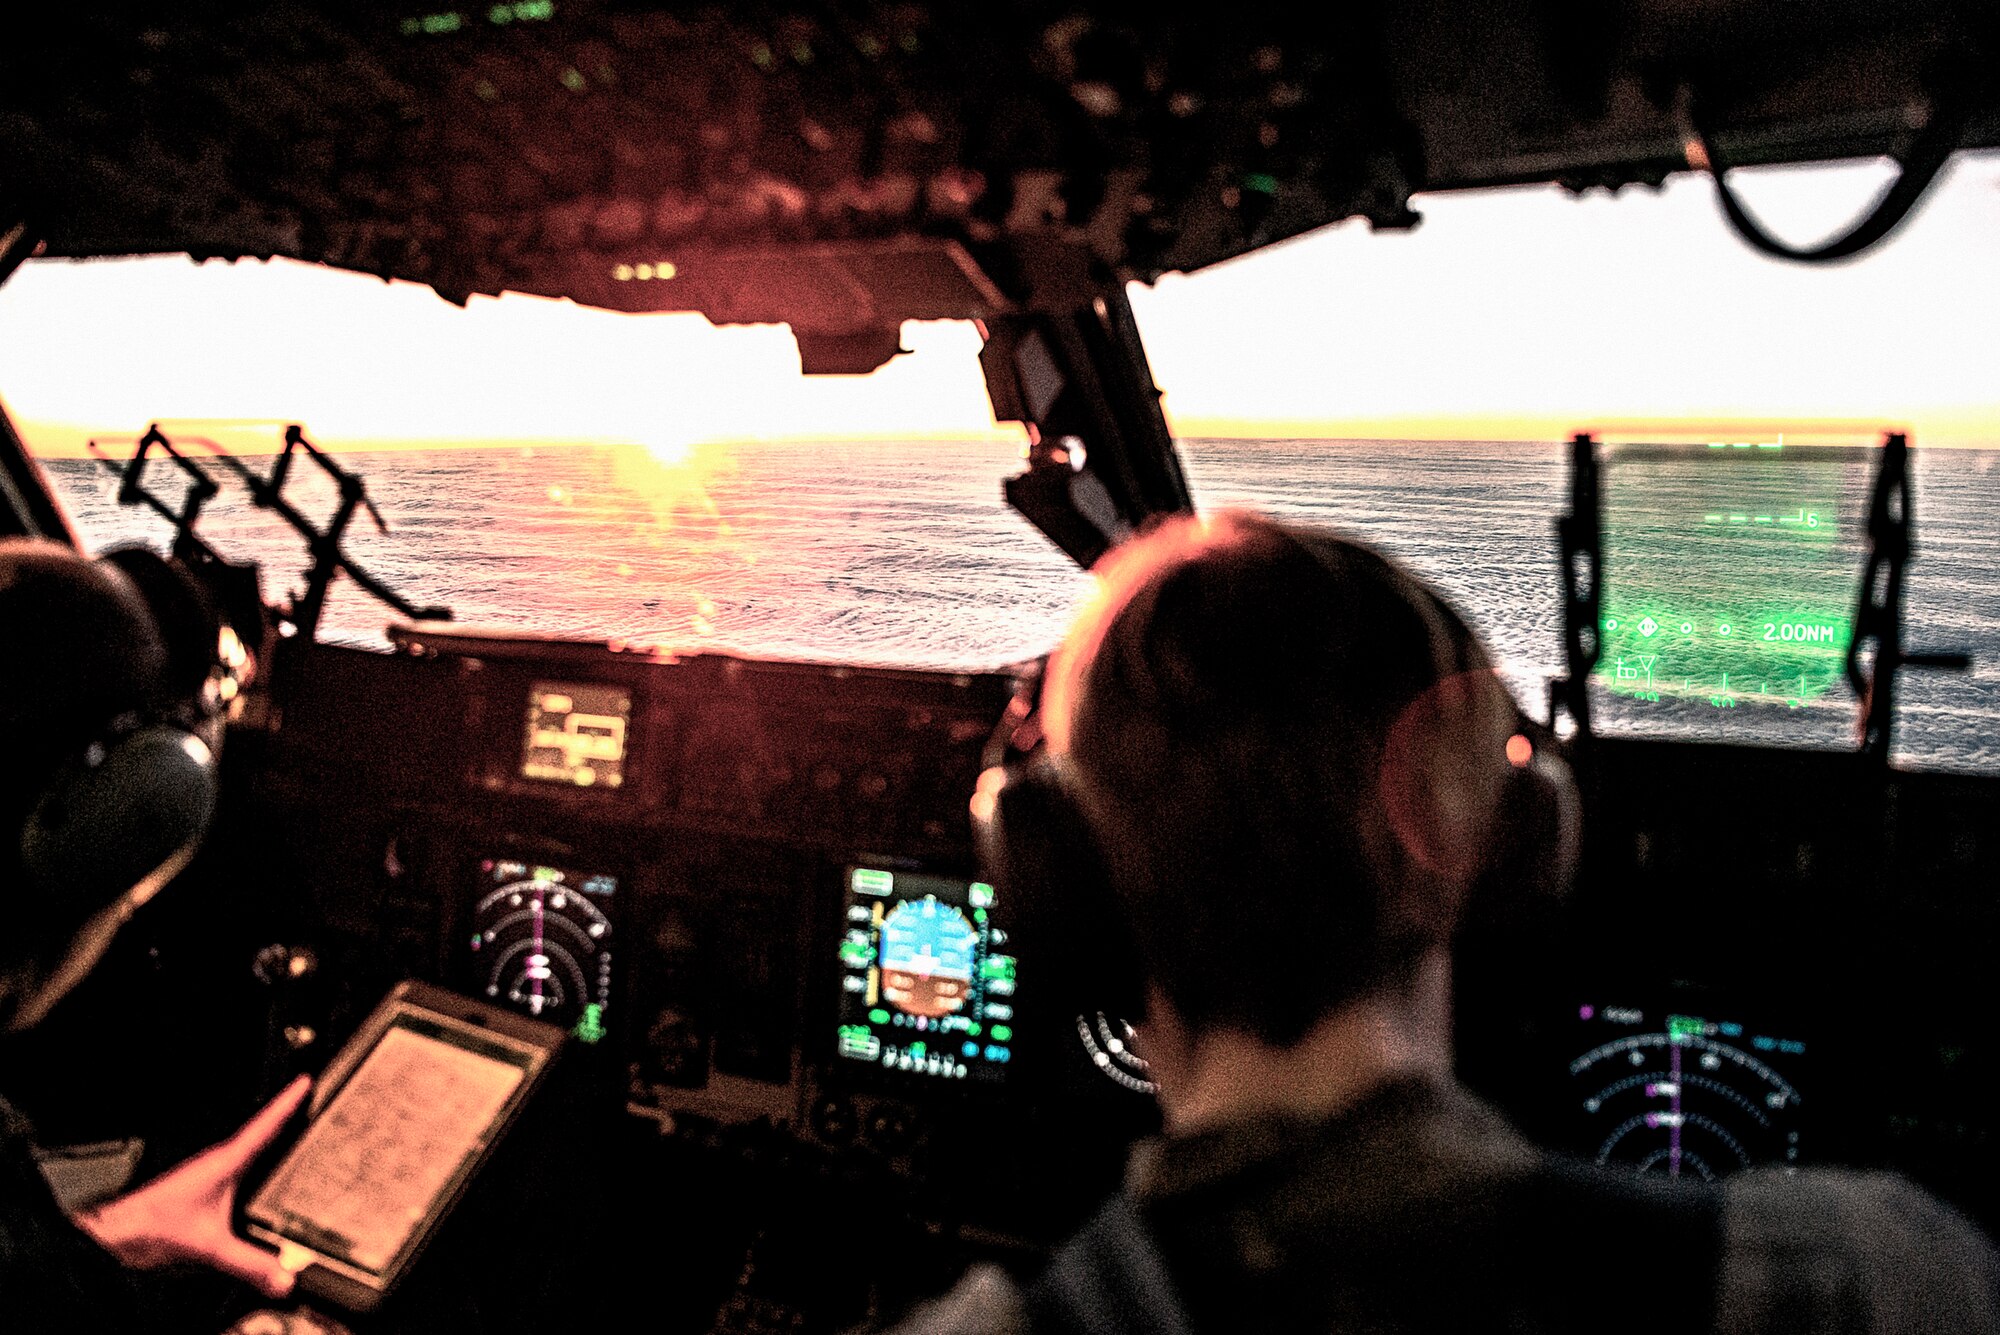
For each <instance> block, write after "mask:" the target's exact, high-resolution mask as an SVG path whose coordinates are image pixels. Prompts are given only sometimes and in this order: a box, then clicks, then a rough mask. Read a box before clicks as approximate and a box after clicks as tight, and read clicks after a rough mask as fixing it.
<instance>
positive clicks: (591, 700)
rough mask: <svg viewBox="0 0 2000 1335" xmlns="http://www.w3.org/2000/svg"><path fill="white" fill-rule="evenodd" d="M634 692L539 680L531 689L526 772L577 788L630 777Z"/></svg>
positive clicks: (611, 785) (523, 768) (523, 746)
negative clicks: (627, 758) (627, 757)
mask: <svg viewBox="0 0 2000 1335" xmlns="http://www.w3.org/2000/svg"><path fill="white" fill-rule="evenodd" d="M631 722H632V693H631V692H630V691H628V690H626V689H625V688H624V687H622V686H597V685H590V684H586V683H579V682H561V681H538V682H535V683H534V684H533V685H532V686H531V687H529V689H528V713H527V725H526V730H525V733H524V735H523V737H522V740H521V777H522V778H524V779H537V780H540V781H542V782H545V783H562V784H569V785H571V786H572V787H576V788H607V789H608V788H617V787H619V786H621V785H622V784H623V783H624V782H625V748H626V737H627V733H628V732H629V730H630V728H631Z"/></svg>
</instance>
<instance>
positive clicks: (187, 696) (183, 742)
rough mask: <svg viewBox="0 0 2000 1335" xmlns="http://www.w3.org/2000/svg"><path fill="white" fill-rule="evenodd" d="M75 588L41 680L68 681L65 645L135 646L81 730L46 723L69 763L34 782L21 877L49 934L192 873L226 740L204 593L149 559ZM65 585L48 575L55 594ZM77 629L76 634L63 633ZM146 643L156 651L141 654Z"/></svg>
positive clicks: (54, 607)
mask: <svg viewBox="0 0 2000 1335" xmlns="http://www.w3.org/2000/svg"><path fill="white" fill-rule="evenodd" d="M37 559H39V560H40V561H42V562H44V563H60V562H61V561H62V560H63V557H62V556H61V555H58V554H54V553H50V554H47V555H44V556H42V557H40V558H37ZM70 559H75V558H70ZM79 564H80V562H79ZM49 568H50V567H49V566H48V565H47V564H45V565H44V570H45V571H46V570H47V569H49ZM68 579H69V585H68V588H67V590H66V591H64V592H52V593H51V595H50V602H51V606H50V608H49V610H48V611H47V612H46V613H45V615H46V616H47V617H48V618H49V627H48V630H49V639H50V640H51V642H52V643H51V645H50V646H49V647H50V648H53V649H54V650H55V658H56V661H50V662H47V663H46V664H45V665H44V670H46V671H48V672H51V673H62V672H64V671H66V670H69V669H71V667H72V665H71V664H69V663H65V662H63V661H61V658H62V654H63V645H64V643H65V642H64V639H63V637H64V636H66V635H68V636H76V637H79V639H78V643H77V644H74V645H70V646H69V647H70V648H73V649H78V650H79V651H82V652H88V650H89V646H88V645H87V644H86V643H85V642H84V638H83V637H88V636H92V635H99V636H102V635H111V634H118V633H123V634H124V635H127V636H131V637H134V640H136V641H137V642H130V641H128V642H127V643H125V644H121V645H117V646H114V648H115V650H117V651H119V652H122V653H123V654H124V656H125V659H126V661H127V662H128V663H129V664H130V665H131V666H130V668H129V670H128V671H126V672H124V673H121V674H120V675H121V676H123V677H124V678H125V679H124V680H121V681H120V682H118V684H117V686H116V688H115V689H113V690H110V691H107V692H105V693H104V698H103V699H101V700H91V701H90V703H88V704H85V703H78V704H77V705H75V706H74V707H75V708H77V709H79V710H80V711H81V712H82V713H83V714H84V715H85V716H84V717H81V718H71V719H55V720H51V722H52V723H53V724H55V725H56V726H57V727H58V728H60V729H61V731H62V733H63V736H64V740H63V742H62V745H61V754H59V755H58V756H56V757H54V759H55V764H54V766H53V768H52V769H50V770H46V771H44V772H43V774H41V775H39V776H36V779H37V780H39V782H35V781H34V780H31V783H32V784H33V786H32V787H31V789H30V791H29V793H28V794H27V800H26V803H25V819H24V820H23V822H22V824H21V826H20V833H19V845H18V855H19V865H20V868H21V870H22V872H23V873H24V874H25V876H26V880H27V886H26V887H25V889H27V890H28V892H29V894H30V896H32V897H33V899H34V900H35V902H36V903H38V904H39V905H40V906H42V909H43V910H44V912H45V913H46V914H47V915H49V916H51V917H52V918H53V919H56V920H58V921H56V922H52V923H51V924H50V926H51V928H52V929H53V928H56V927H57V926H58V925H59V923H60V922H61V921H75V922H80V921H81V920H83V919H85V918H88V917H89V916H90V915H91V914H92V913H94V912H95V911H97V910H98V909H101V908H103V907H105V906H106V905H109V904H111V903H113V902H115V901H117V900H118V898H119V897H120V896H122V895H128V894H130V893H131V892H132V891H133V890H134V888H135V887H139V886H141V885H142V884H144V883H146V882H148V881H149V879H150V880H152V881H155V882H163V881H164V879H170V877H171V874H172V873H173V872H175V871H177V870H178V869H179V867H180V866H181V865H184V864H185V862H186V860H187V859H188V858H189V857H190V856H191V855H192V852H193V850H194V848H195V846H196V845H198V844H199V842H200V841H201V838H202V836H203V834H204V833H205V832H206V831H207V828H208V824H209V820H210V818H211V816H212V815H213V813H214V810H215V803H216V786H217V752H218V749H219V746H220V741H221V721H220V718H219V698H218V695H217V692H216V675H217V667H218V661H217V652H218V642H219V639H220V635H221V621H220V618H219V617H218V615H217V613H216V611H215V609H214V606H213V604H212V603H211V601H210V600H209V598H208V597H207V595H206V592H205V591H204V589H203V588H202V586H201V585H200V584H199V582H198V581H196V580H195V579H194V578H193V577H192V576H191V575H190V574H189V573H188V572H187V571H186V570H185V569H184V568H183V567H181V566H180V565H179V564H178V563H175V562H172V561H170V560H168V559H166V558H163V557H161V556H159V555H157V554H155V553H153V552H150V551H147V550H144V549H140V548H126V549H120V550H117V551H113V552H110V553H107V554H106V555H104V556H102V557H100V558H99V559H98V560H97V561H95V562H93V563H92V568H90V569H86V570H78V571H75V572H73V573H72V574H70V575H69V577H68ZM62 580H63V576H62V575H61V574H60V573H58V574H55V575H48V574H46V573H45V574H44V581H45V583H46V584H47V585H48V586H49V587H50V588H51V590H57V589H59V588H61V585H62ZM71 620H73V621H75V622H76V623H78V624H74V625H71V626H64V625H63V624H62V623H63V622H65V621H71ZM148 630H150V631H151V632H152V633H153V634H154V635H155V636H157V646H153V645H147V644H145V643H144V640H145V638H146V632H147V631H148ZM80 699H81V697H80ZM13 911H18V909H17V910H13Z"/></svg>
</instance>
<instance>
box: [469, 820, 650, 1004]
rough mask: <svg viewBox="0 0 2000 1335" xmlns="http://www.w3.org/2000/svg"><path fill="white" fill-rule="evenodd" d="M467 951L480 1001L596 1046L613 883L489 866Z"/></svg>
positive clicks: (607, 1000)
mask: <svg viewBox="0 0 2000 1335" xmlns="http://www.w3.org/2000/svg"><path fill="white" fill-rule="evenodd" d="M479 877H480V894H479V898H478V900H477V901H476V902H475V903H474V904H473V907H472V938H471V943H470V951H471V956H472V960H473V966H474V968H475V970H476V971H477V979H476V983H477V986H478V988H479V991H480V994H481V995H483V996H485V997H486V998H487V999H488V1000H489V1001H492V1002H494V1003H495V1004H497V1005H501V1006H507V1007H510V1008H511V1009H513V1010H517V1011H520V1012H521V1013H522V1014H523V1015H531V1016H533V1017H534V1018H536V1019H538V1020H543V1021H546V1022H547V1023H550V1024H556V1025H561V1026H563V1027H564V1028H567V1029H568V1030H569V1031H570V1034H571V1036H572V1037H574V1038H577V1039H579V1040H581V1041H582V1042H585V1043H595V1042H597V1041H598V1040H599V1039H601V1038H603V1037H604V1034H605V1032H606V1030H605V1017H606V1014H607V1012H609V1010H610V1008H611V918H610V915H609V913H608V912H607V909H608V908H609V907H610V903H611V897H612V895H613V894H614V893H615V892H616V891H617V889H618V882H617V880H616V879H615V878H614V877H610V876H600V875H590V874H587V873H583V872H578V871H573V870H569V869H566V868H562V867H537V866H533V865H530V864H528V863H525V862H510V861H501V860H496V859H492V858H488V859H486V860H485V861H483V862H481V863H480V864H479Z"/></svg>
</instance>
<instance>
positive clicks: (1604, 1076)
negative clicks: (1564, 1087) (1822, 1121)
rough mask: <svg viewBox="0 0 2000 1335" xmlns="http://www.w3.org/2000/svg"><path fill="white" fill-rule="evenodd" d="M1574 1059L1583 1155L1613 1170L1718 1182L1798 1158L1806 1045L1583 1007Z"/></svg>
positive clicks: (1697, 1020)
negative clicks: (1801, 1077)
mask: <svg viewBox="0 0 2000 1335" xmlns="http://www.w3.org/2000/svg"><path fill="white" fill-rule="evenodd" d="M1576 1021H1577V1034H1578V1039H1579V1042H1580V1044H1585V1045H1587V1046H1586V1047H1585V1049H1584V1051H1583V1052H1582V1053H1581V1055H1579V1056H1578V1057H1576V1059H1575V1060H1573V1061H1571V1062H1570V1064H1569V1074H1570V1097H1571V1100H1572V1104H1571V1107H1572V1111H1573V1112H1574V1114H1575V1118H1576V1120H1575V1127H1576V1144H1575V1148H1576V1149H1577V1150H1578V1151H1579V1152H1581V1153H1583V1154H1585V1155H1587V1156H1589V1157H1591V1158H1594V1159H1595V1160H1596V1161H1597V1162H1598V1163H1600V1164H1605V1165H1612V1164H1616V1165H1622V1166H1625V1167H1629V1168H1631V1169H1633V1170H1635V1171H1637V1172H1640V1173H1656V1174H1661V1175H1664V1176H1667V1177H1684V1176H1685V1177H1698V1178H1702V1179H1708V1180H1712V1179H1714V1178H1718V1177H1721V1176H1723V1175H1725V1174H1727V1173H1732V1172H1736V1171H1738V1170H1739V1169H1744V1168H1753V1167H1757V1166H1759V1165H1763V1164H1776V1165H1780V1166H1787V1167H1789V1166H1792V1165H1795V1164H1797V1163H1798V1162H1799V1130H1800V1116H1801V1113H1802V1107H1801V1102H1800V1096H1799V1090H1798V1086H1797V1084H1796V1083H1795V1081H1796V1078H1797V1073H1798V1068H1799V1066H1800V1064H1801V1061H1802V1059H1803V1058H1804V1056H1805V1051H1806V1046H1805V1044H1804V1043H1803V1042H1801V1041H1799V1040H1797V1039H1792V1038H1780V1037H1777V1036H1776V1035H1774V1034H1770V1033H1763V1032H1758V1031H1757V1030H1755V1029H1752V1028H1749V1027H1746V1026H1745V1025H1744V1024H1742V1023H1739V1022H1737V1021H1734V1020H1710V1019H1706V1018H1703V1017H1701V1016H1694V1015H1678V1014H1671V1013H1665V1014H1650V1013H1649V1012H1647V1011H1643V1010H1639V1009H1636V1008H1633V1007H1624V1006H1597V1005H1583V1006H1580V1007H1578V1009H1577V1013H1576Z"/></svg>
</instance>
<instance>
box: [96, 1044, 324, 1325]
mask: <svg viewBox="0 0 2000 1335" xmlns="http://www.w3.org/2000/svg"><path fill="white" fill-rule="evenodd" d="M311 1088H312V1080H311V1079H310V1078H309V1077H307V1076H300V1077H299V1078H298V1079H296V1080H294V1081H292V1083H291V1084H289V1085H287V1086H285V1089H284V1092H283V1093H281V1094H279V1095H278V1097H277V1098H275V1099H272V1100H271V1101H270V1102H269V1103H267V1104H265V1105H264V1108H263V1110H262V1111H261V1112H259V1113H258V1114H257V1115H256V1116H255V1117H252V1118H251V1119H250V1120H249V1121H248V1122H245V1123H244V1124H243V1129H242V1130H240V1131H238V1132H237V1133H236V1134H235V1135H233V1136H231V1137H230V1138H229V1139H228V1140H225V1141H223V1142H222V1143H221V1144H220V1145H215V1146H211V1147H210V1148H208V1149H206V1150H203V1151H202V1152H201V1153H200V1154H197V1155H195V1156H194V1157H193V1158H192V1159H189V1160H187V1161H186V1162H185V1163H182V1164H180V1165H178V1166H177V1167H174V1168H172V1169H169V1170H168V1171H167V1172H165V1173H162V1174H161V1175H160V1176H158V1177H156V1178H154V1179H153V1180H152V1181H151V1182H148V1183H147V1184H146V1185H145V1186H143V1187H140V1188H139V1189H138V1190H137V1191H134V1192H131V1193H129V1194H127V1195H124V1196H120V1197H118V1198H117V1199H115V1200H111V1201H106V1202H105V1203H104V1204H103V1205H100V1206H98V1207H97V1208H95V1209H94V1210H90V1211H88V1212H86V1213H83V1214H80V1215H78V1216H77V1218H76V1222H77V1225H78V1227H80V1228H82V1229H83V1230H84V1232H86V1233H88V1234H90V1236H91V1237H93V1238H95V1239H96V1240H97V1242H98V1243H99V1245H101V1246H102V1247H103V1248H104V1249H105V1250H106V1251H108V1252H110V1253H111V1254H112V1255H113V1256H115V1257H117V1258H118V1259H119V1260H120V1261H121V1262H123V1263H124V1264H126V1265H128V1266H132V1267H134V1268H135V1269H140V1270H148V1269H151V1268H153V1267H155V1266H162V1265H168V1264H171V1263H172V1262H175V1261H197V1262H200V1263H201V1264H203V1265H207V1266H212V1267H213V1268H215V1269H217V1270H220V1271H221V1272H222V1273H223V1274H225V1275H231V1276H234V1277H235V1278H237V1279H240V1280H242V1281H244V1282H245V1283H246V1284H253V1285H255V1286H256V1287H257V1288H258V1289H259V1290H261V1291H262V1292H263V1293H264V1294H265V1295H266V1296H268V1297H272V1298H281V1297H283V1296H284V1295H285V1294H287V1293H289V1292H291V1289H292V1282H293V1280H294V1278H295V1276H294V1275H293V1274H292V1272H291V1271H289V1270H286V1269H285V1268H284V1267H282V1266H280V1265H279V1264H278V1258H277V1257H276V1256H275V1255H273V1254H272V1253H270V1252H268V1251H265V1250H264V1249H263V1248H262V1247H258V1246H255V1245H253V1244H251V1243H248V1242H245V1241H244V1240H243V1239H241V1238H239V1237H237V1236H236V1234H235V1232H234V1231H233V1230H232V1229H231V1227H230V1224H231V1214H232V1212H233V1210H234V1207H235V1202H236V1186H237V1181H238V1179H240V1178H241V1177H242V1176H243V1170H244V1168H245V1167H246V1166H248V1164H249V1163H250V1161H251V1160H252V1159H255V1158H256V1157H257V1155H258V1153H259V1152H260V1151H261V1150H263V1149H264V1147H265V1146H267V1145H269V1144H270V1143H271V1141H272V1140H274V1139H275V1138H276V1137H277V1135H278V1132H280V1131H281V1130H283V1129H284V1126H285V1123H286V1122H288V1121H290V1120H291V1118H292V1114H294V1113H296V1112H297V1111H298V1110H299V1105H300V1104H301V1103H303V1102H304V1101H305V1097H306V1092H307V1091H308V1090H310V1089H311Z"/></svg>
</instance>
